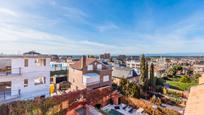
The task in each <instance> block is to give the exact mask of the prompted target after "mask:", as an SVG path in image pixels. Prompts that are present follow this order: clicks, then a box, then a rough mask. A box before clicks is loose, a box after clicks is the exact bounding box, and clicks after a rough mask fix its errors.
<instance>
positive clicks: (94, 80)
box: [83, 73, 100, 86]
mask: <svg viewBox="0 0 204 115" xmlns="http://www.w3.org/2000/svg"><path fill="white" fill-rule="evenodd" d="M98 83H100V75H99V74H97V73H87V74H84V75H83V84H84V85H86V86H89V85H94V84H98Z"/></svg>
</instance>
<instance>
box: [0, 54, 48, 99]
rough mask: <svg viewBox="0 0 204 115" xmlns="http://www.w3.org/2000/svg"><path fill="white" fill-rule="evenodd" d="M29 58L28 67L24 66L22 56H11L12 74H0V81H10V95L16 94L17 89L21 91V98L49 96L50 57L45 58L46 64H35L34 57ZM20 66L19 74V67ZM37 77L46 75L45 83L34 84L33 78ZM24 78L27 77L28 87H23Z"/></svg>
mask: <svg viewBox="0 0 204 115" xmlns="http://www.w3.org/2000/svg"><path fill="white" fill-rule="evenodd" d="M27 59H28V60H29V62H28V67H24V58H11V68H12V74H11V75H7V76H0V82H7V81H11V95H13V96H14V95H18V90H19V89H20V90H21V91H20V92H21V98H22V99H32V98H34V97H36V96H42V95H45V96H49V87H50V59H49V58H46V66H37V64H36V63H35V59H37V58H27ZM0 63H1V62H0ZM16 68H21V75H17V74H16V73H19V69H16ZM37 77H46V83H45V84H40V85H35V84H34V79H35V78H37ZM24 79H28V87H24Z"/></svg>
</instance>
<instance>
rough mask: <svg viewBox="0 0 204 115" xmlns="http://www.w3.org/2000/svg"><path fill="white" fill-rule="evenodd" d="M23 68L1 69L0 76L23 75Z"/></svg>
mask: <svg viewBox="0 0 204 115" xmlns="http://www.w3.org/2000/svg"><path fill="white" fill-rule="evenodd" d="M21 74H22V69H21V68H0V76H9V75H21Z"/></svg>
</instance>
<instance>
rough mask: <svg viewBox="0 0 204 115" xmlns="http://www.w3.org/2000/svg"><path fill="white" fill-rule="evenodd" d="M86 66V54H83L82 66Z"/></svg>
mask: <svg viewBox="0 0 204 115" xmlns="http://www.w3.org/2000/svg"><path fill="white" fill-rule="evenodd" d="M85 66H86V56H85V55H83V56H82V58H81V68H84V67H85Z"/></svg>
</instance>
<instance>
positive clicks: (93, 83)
mask: <svg viewBox="0 0 204 115" xmlns="http://www.w3.org/2000/svg"><path fill="white" fill-rule="evenodd" d="M99 83H100V81H95V82H90V83H85V82H84V85H86V86H89V85H95V84H99Z"/></svg>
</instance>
